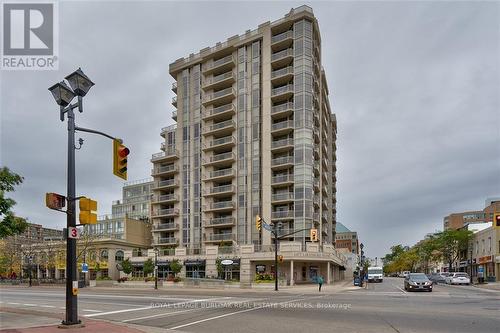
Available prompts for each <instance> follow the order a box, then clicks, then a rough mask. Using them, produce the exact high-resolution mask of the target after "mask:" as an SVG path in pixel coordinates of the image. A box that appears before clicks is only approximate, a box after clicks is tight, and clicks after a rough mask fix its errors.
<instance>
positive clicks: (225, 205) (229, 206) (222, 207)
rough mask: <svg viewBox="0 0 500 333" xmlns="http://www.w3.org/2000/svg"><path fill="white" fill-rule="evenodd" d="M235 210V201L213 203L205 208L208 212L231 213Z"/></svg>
mask: <svg viewBox="0 0 500 333" xmlns="http://www.w3.org/2000/svg"><path fill="white" fill-rule="evenodd" d="M234 208H235V204H234V202H233V201H217V202H211V203H210V204H209V205H208V206H207V207H205V211H206V212H213V211H231V210H233V209H234Z"/></svg>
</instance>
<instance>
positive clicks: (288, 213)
mask: <svg viewBox="0 0 500 333" xmlns="http://www.w3.org/2000/svg"><path fill="white" fill-rule="evenodd" d="M293 214H294V211H293V210H284V211H276V212H271V218H272V219H284V218H292V217H293Z"/></svg>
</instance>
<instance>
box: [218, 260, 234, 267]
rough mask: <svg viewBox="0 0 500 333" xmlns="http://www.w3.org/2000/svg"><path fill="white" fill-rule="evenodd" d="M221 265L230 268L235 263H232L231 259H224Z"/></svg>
mask: <svg viewBox="0 0 500 333" xmlns="http://www.w3.org/2000/svg"><path fill="white" fill-rule="evenodd" d="M220 263H221V264H222V265H224V266H228V265H232V264H233V263H234V261H232V260H231V259H224V260H222V261H221V262H220Z"/></svg>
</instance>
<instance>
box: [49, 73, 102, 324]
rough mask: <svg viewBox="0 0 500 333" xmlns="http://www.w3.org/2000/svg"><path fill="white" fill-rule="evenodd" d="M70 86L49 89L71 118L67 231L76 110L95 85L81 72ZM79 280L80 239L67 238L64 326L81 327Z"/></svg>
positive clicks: (72, 222) (71, 223) (71, 214)
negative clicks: (77, 263) (78, 244)
mask: <svg viewBox="0 0 500 333" xmlns="http://www.w3.org/2000/svg"><path fill="white" fill-rule="evenodd" d="M66 80H67V82H68V83H69V86H68V85H67V84H66V82H64V81H61V82H58V83H56V84H54V85H53V86H52V87H50V88H49V91H50V92H51V93H52V96H54V99H55V100H56V103H57V104H58V105H59V106H60V119H61V121H64V114H67V118H68V173H67V176H68V178H67V191H68V192H67V204H68V206H67V207H68V208H67V211H66V215H67V222H66V225H67V227H68V228H69V227H76V209H75V206H76V204H75V201H76V200H77V198H76V194H75V192H76V189H75V149H76V147H75V129H76V126H75V114H74V112H73V110H74V109H76V108H78V111H80V113H82V112H83V97H84V96H85V95H87V93H88V92H89V90H90V88H92V86H93V85H94V83H93V82H92V81H91V80H90V79H89V78H88V77H87V76H86V75H85V74H84V73H83V72H82V70H81V69H80V68H78V69H77V70H76V71H74V72H73V73H71V74H70V75H68V76H66ZM75 97H78V101H77V102H76V103H74V104H71V102H72V101H73V99H74V98H75ZM77 293H78V280H77V268H76V239H75V238H69V237H68V238H67V241H66V316H65V320H63V322H62V324H63V325H78V324H80V323H81V321H80V320H79V319H78V304H77Z"/></svg>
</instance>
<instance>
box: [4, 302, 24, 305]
mask: <svg viewBox="0 0 500 333" xmlns="http://www.w3.org/2000/svg"><path fill="white" fill-rule="evenodd" d="M7 304H13V305H19V304H21V303H14V302H9V303H7Z"/></svg>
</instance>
